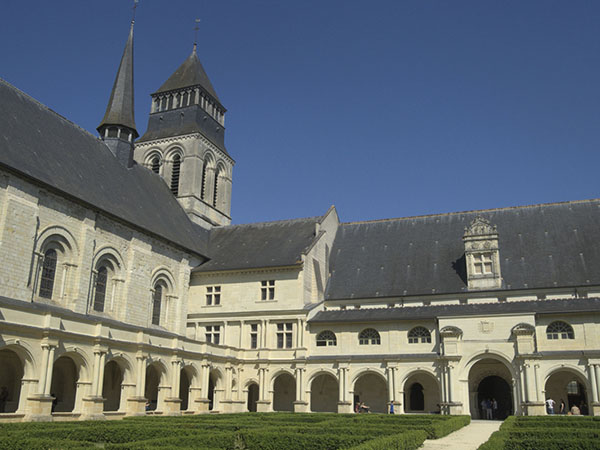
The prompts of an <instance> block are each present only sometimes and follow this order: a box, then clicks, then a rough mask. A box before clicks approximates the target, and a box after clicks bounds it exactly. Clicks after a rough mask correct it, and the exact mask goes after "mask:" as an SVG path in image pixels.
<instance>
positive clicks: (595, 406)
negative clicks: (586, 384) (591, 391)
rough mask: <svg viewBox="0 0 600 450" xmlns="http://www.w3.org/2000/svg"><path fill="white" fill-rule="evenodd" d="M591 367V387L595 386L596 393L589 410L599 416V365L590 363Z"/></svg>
mask: <svg viewBox="0 0 600 450" xmlns="http://www.w3.org/2000/svg"><path fill="white" fill-rule="evenodd" d="M591 367H592V370H591V374H590V375H591V378H592V388H593V386H596V395H595V396H594V401H593V402H592V407H591V408H590V412H591V413H592V414H593V415H594V416H600V365H598V364H591Z"/></svg>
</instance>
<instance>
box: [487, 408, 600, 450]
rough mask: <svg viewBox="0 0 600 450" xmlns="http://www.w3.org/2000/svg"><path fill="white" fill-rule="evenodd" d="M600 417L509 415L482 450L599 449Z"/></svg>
mask: <svg viewBox="0 0 600 450" xmlns="http://www.w3.org/2000/svg"><path fill="white" fill-rule="evenodd" d="M599 438H600V417H587V416H585V417H584V416H537V417H536V416H532V417H515V416H512V417H509V418H508V419H506V420H505V421H504V423H503V424H502V426H501V427H500V430H499V431H496V432H495V433H494V434H492V436H491V437H490V439H489V440H488V441H487V442H486V443H485V444H483V445H482V446H480V447H479V450H534V449H535V450H537V449H539V450H592V449H594V450H600V439H599Z"/></svg>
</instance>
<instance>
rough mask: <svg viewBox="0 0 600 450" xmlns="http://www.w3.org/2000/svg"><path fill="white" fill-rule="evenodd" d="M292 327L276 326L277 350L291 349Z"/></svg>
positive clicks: (281, 324)
mask: <svg viewBox="0 0 600 450" xmlns="http://www.w3.org/2000/svg"><path fill="white" fill-rule="evenodd" d="M292 325H293V324H291V323H278V324H277V348H292Z"/></svg>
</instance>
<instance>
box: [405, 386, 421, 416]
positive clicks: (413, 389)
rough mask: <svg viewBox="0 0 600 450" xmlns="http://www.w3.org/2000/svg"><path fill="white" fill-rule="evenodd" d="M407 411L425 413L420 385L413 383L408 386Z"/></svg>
mask: <svg viewBox="0 0 600 450" xmlns="http://www.w3.org/2000/svg"><path fill="white" fill-rule="evenodd" d="M408 409H409V410H411V411H425V395H424V394H423V386H421V383H413V384H412V385H411V386H410V401H409V403H408Z"/></svg>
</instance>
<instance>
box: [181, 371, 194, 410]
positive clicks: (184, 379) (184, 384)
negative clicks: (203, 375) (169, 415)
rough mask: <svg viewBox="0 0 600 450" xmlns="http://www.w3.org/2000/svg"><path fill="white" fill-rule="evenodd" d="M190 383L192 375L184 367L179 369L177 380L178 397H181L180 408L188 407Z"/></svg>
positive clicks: (186, 408) (185, 408)
mask: <svg viewBox="0 0 600 450" xmlns="http://www.w3.org/2000/svg"><path fill="white" fill-rule="evenodd" d="M191 385H192V376H191V375H190V374H189V373H188V369H186V368H185V367H184V368H183V369H181V376H180V380H179V398H180V399H181V410H182V411H187V410H188V409H189V407H190V386H191Z"/></svg>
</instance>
